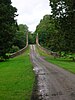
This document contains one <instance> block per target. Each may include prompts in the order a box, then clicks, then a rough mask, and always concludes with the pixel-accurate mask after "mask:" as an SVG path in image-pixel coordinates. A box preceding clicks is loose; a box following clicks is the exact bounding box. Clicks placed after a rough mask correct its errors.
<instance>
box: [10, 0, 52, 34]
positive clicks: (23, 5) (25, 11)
mask: <svg viewBox="0 0 75 100" xmlns="http://www.w3.org/2000/svg"><path fill="white" fill-rule="evenodd" d="M11 1H12V5H13V6H14V7H16V8H17V9H18V12H17V14H19V16H18V17H17V18H16V19H17V22H18V24H26V25H27V26H28V27H29V31H32V32H33V31H35V29H36V26H37V25H38V24H39V22H40V20H41V19H42V18H43V16H44V15H46V14H50V13H51V8H50V6H49V0H11Z"/></svg>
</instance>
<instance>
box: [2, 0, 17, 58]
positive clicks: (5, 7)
mask: <svg viewBox="0 0 75 100" xmlns="http://www.w3.org/2000/svg"><path fill="white" fill-rule="evenodd" d="M16 12H17V9H16V8H15V7H13V6H12V5H11V0H1V1H0V59H1V58H6V53H8V52H9V51H10V48H11V46H12V41H13V38H14V36H15V32H16V30H17V22H16V20H15V17H16V16H17V14H16Z"/></svg>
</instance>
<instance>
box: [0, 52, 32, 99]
mask: <svg viewBox="0 0 75 100" xmlns="http://www.w3.org/2000/svg"><path fill="white" fill-rule="evenodd" d="M33 84H34V72H33V70H32V64H31V62H30V57H29V50H26V52H25V53H24V54H22V55H20V56H18V57H16V58H13V59H10V60H8V61H6V62H0V100H30V98H31V94H32V88H33Z"/></svg>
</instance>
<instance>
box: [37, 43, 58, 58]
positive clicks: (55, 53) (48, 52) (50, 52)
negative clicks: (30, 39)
mask: <svg viewBox="0 0 75 100" xmlns="http://www.w3.org/2000/svg"><path fill="white" fill-rule="evenodd" d="M37 46H38V47H39V48H40V49H41V50H43V51H44V52H46V53H47V54H48V55H52V56H54V58H56V57H59V54H58V53H57V52H52V51H49V50H47V49H45V48H43V47H42V46H41V45H40V44H37Z"/></svg>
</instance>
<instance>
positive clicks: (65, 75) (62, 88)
mask: <svg viewBox="0 0 75 100" xmlns="http://www.w3.org/2000/svg"><path fill="white" fill-rule="evenodd" d="M30 51H31V53H30V56H31V60H32V63H33V66H34V69H33V70H34V71H35V74H36V75H37V80H38V83H37V85H38V89H37V95H38V99H37V98H35V100H75V74H72V73H70V72H68V71H66V70H64V69H62V68H59V67H58V66H56V65H54V64H51V63H48V62H47V61H45V60H44V59H43V58H42V57H40V56H39V54H38V53H37V52H36V46H35V45H30Z"/></svg>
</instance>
